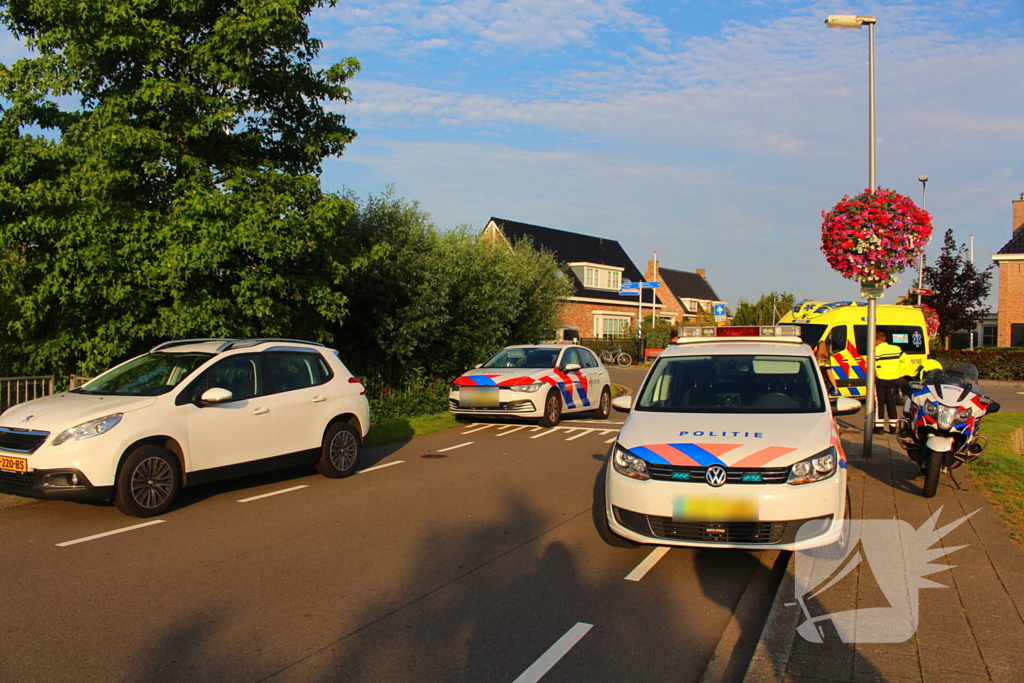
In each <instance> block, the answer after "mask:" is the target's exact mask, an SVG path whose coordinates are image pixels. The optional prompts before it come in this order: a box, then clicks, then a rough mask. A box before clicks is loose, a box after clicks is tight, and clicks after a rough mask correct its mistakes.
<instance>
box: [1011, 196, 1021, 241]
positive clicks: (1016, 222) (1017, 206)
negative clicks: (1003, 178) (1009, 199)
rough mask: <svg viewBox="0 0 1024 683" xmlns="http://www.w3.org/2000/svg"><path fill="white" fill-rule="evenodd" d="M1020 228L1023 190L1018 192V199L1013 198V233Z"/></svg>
mask: <svg viewBox="0 0 1024 683" xmlns="http://www.w3.org/2000/svg"><path fill="white" fill-rule="evenodd" d="M1021 228H1024V192H1021V193H1020V199H1014V200H1013V234H1014V235H1016V234H1017V233H1018V232H1019V231H1020V230H1021Z"/></svg>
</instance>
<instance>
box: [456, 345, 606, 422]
mask: <svg viewBox="0 0 1024 683" xmlns="http://www.w3.org/2000/svg"><path fill="white" fill-rule="evenodd" d="M611 403H612V390H611V381H610V379H609V376H608V370H606V369H605V367H604V366H603V365H602V364H601V361H599V360H598V358H597V356H595V355H594V353H593V352H592V351H591V350H590V349H588V348H586V347H585V346H577V345H565V344H531V345H521V346H509V347H507V348H504V349H502V350H501V351H499V352H498V353H496V354H494V355H493V356H491V357H490V358H488V359H487V360H486V361H485V362H484V363H481V364H480V365H478V366H477V367H476V369H474V370H470V371H469V372H467V373H465V374H463V375H462V376H461V377H458V378H457V379H456V380H455V381H454V382H453V383H452V386H451V390H450V392H449V394H448V409H449V410H450V411H451V412H452V413H454V414H455V415H457V416H462V417H501V416H508V417H524V418H531V419H537V420H538V421H539V423H540V425H541V426H543V427H554V426H555V425H556V424H558V422H559V421H560V420H561V418H562V414H563V413H566V412H582V411H592V413H591V414H592V416H593V417H595V418H597V419H602V420H603V419H604V418H606V417H608V415H609V413H610V412H611Z"/></svg>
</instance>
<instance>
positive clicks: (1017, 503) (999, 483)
mask: <svg viewBox="0 0 1024 683" xmlns="http://www.w3.org/2000/svg"><path fill="white" fill-rule="evenodd" d="M1018 429H1024V413H998V414H996V415H990V416H988V417H986V418H985V420H984V424H983V429H982V431H981V433H982V434H984V435H985V436H987V437H988V438H989V445H988V448H986V449H985V451H984V453H982V454H981V457H980V458H978V459H977V460H976V461H975V462H974V463H973V464H972V465H971V477H972V479H973V480H974V482H975V483H976V484H977V485H978V489H979V490H981V491H982V493H984V494H985V497H986V498H988V500H989V502H991V503H992V505H994V506H995V508H996V510H998V511H999V516H1000V517H1002V518H1003V521H1004V522H1006V526H1007V528H1008V530H1009V532H1010V535H1011V536H1013V538H1014V539H1015V540H1016V541H1017V542H1019V543H1024V456H1021V454H1020V453H1018V452H1017V450H1016V448H1014V446H1013V434H1014V432H1016V431H1017V430H1018Z"/></svg>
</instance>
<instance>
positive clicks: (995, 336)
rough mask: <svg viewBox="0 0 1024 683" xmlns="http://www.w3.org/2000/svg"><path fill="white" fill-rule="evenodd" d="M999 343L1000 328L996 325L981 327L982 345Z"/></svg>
mask: <svg viewBox="0 0 1024 683" xmlns="http://www.w3.org/2000/svg"><path fill="white" fill-rule="evenodd" d="M998 343H999V328H998V327H997V326H996V325H983V326H982V328H981V345H982V346H996V345H997V344H998Z"/></svg>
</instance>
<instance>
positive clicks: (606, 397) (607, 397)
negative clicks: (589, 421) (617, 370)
mask: <svg viewBox="0 0 1024 683" xmlns="http://www.w3.org/2000/svg"><path fill="white" fill-rule="evenodd" d="M611 414H612V390H611V389H609V388H608V387H605V388H604V390H603V391H602V392H601V402H600V403H598V404H597V410H595V411H594V415H593V416H594V418H595V419H598V420H607V419H608V416H609V415H611Z"/></svg>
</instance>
